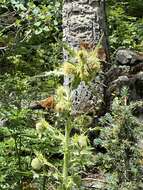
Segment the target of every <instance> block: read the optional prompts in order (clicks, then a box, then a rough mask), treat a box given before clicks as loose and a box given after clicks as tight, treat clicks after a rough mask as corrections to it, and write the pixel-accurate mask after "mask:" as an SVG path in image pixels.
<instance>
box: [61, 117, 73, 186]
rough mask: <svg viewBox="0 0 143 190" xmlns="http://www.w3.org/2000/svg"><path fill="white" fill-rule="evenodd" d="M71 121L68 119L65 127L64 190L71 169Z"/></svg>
mask: <svg viewBox="0 0 143 190" xmlns="http://www.w3.org/2000/svg"><path fill="white" fill-rule="evenodd" d="M70 130H71V126H70V120H69V119H68V121H67V124H66V126H65V142H64V163H63V190H67V188H66V186H67V183H68V169H69V160H70V150H69V145H70Z"/></svg>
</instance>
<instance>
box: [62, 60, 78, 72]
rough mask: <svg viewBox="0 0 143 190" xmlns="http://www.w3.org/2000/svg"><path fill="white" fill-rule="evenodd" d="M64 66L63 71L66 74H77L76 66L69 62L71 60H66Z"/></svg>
mask: <svg viewBox="0 0 143 190" xmlns="http://www.w3.org/2000/svg"><path fill="white" fill-rule="evenodd" d="M62 68H63V73H64V74H65V75H74V74H76V67H75V66H74V65H73V64H71V63H69V62H65V63H64V64H63V66H62Z"/></svg>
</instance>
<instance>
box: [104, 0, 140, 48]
mask: <svg viewBox="0 0 143 190" xmlns="http://www.w3.org/2000/svg"><path fill="white" fill-rule="evenodd" d="M142 6H143V5H142V1H137V2H135V1H114V0H113V1H109V5H108V22H109V40H110V48H111V50H112V51H115V50H116V49H117V48H118V47H126V48H134V49H137V50H140V51H142V50H143V44H142V41H143V33H142V31H143V30H142V28H143V19H142V17H137V16H138V15H134V14H128V12H132V11H134V10H136V12H137V13H138V14H142V11H140V9H141V10H142ZM138 7H140V8H138ZM142 16H143V15H142Z"/></svg>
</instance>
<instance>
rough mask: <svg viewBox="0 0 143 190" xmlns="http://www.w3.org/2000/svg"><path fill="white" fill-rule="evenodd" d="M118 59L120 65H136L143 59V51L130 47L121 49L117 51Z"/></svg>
mask: <svg viewBox="0 0 143 190" xmlns="http://www.w3.org/2000/svg"><path fill="white" fill-rule="evenodd" d="M116 61H117V63H118V64H119V65H130V66H132V65H135V64H137V63H139V62H142V61H143V53H140V52H135V51H132V50H130V49H119V50H117V53H116Z"/></svg>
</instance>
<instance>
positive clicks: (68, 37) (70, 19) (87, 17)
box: [63, 0, 108, 52]
mask: <svg viewBox="0 0 143 190" xmlns="http://www.w3.org/2000/svg"><path fill="white" fill-rule="evenodd" d="M103 33H104V37H103V40H102V45H103V47H104V48H105V49H106V51H107V52H108V46H107V29H106V17H105V0H75V1H74V0H71V1H70V0H65V1H64V5H63V41H64V42H66V43H68V44H69V45H70V46H71V47H72V48H79V47H80V43H88V44H89V45H91V46H96V44H97V43H98V42H99V39H100V38H101V36H102V34H103Z"/></svg>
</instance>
